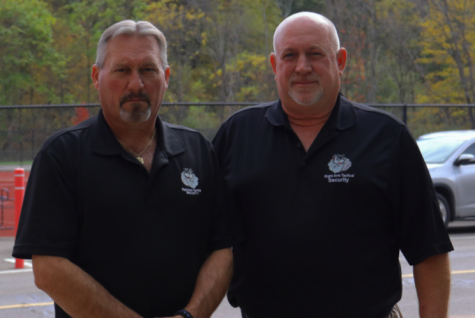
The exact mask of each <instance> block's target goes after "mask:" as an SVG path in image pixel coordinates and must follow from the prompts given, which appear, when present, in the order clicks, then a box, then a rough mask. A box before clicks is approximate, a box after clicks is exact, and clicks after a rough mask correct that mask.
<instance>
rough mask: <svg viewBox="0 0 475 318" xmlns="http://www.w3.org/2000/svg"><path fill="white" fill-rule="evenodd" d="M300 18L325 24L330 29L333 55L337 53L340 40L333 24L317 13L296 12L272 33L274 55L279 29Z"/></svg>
mask: <svg viewBox="0 0 475 318" xmlns="http://www.w3.org/2000/svg"><path fill="white" fill-rule="evenodd" d="M301 17H307V18H310V19H312V20H314V21H315V22H318V23H322V24H326V25H327V26H328V27H329V28H330V29H331V37H332V42H333V46H334V50H335V53H336V52H338V50H339V49H340V38H339V37H338V32H337V31H336V27H335V25H334V24H333V22H331V21H330V20H329V19H328V18H327V17H325V16H323V15H321V14H319V13H315V12H306V11H304V12H298V13H295V14H292V15H291V16H289V17H287V18H286V19H285V20H284V21H282V22H281V23H280V24H279V25H278V26H277V28H276V29H275V32H274V42H273V44H274V53H276V52H275V39H276V35H277V34H278V33H280V31H281V29H282V28H283V27H284V26H285V25H286V24H287V23H288V22H290V21H292V20H295V19H298V18H301Z"/></svg>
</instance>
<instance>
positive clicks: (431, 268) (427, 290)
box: [414, 254, 450, 318]
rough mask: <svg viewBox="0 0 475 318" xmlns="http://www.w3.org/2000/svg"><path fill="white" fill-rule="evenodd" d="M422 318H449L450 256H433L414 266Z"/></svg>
mask: <svg viewBox="0 0 475 318" xmlns="http://www.w3.org/2000/svg"><path fill="white" fill-rule="evenodd" d="M414 281H415V283H416V289H417V297H418V298H419V315H420V317H421V318H429V317H430V318H447V313H448V308H449V296H450V262H449V256H448V254H440V255H435V256H431V257H429V258H427V259H425V260H424V261H423V262H421V263H419V264H417V265H415V266H414Z"/></svg>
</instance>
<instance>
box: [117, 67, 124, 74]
mask: <svg viewBox="0 0 475 318" xmlns="http://www.w3.org/2000/svg"><path fill="white" fill-rule="evenodd" d="M115 71H116V72H119V73H123V72H125V68H118V69H116V70H115Z"/></svg>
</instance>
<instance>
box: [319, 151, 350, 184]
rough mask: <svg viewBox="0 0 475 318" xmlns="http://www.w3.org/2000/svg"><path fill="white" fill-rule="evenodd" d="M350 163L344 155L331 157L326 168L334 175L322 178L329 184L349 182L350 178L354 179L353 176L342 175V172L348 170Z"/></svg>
mask: <svg viewBox="0 0 475 318" xmlns="http://www.w3.org/2000/svg"><path fill="white" fill-rule="evenodd" d="M350 167H351V161H350V159H348V158H346V157H345V155H338V154H336V155H333V157H332V159H331V160H330V162H329V163H328V168H329V169H330V171H331V172H333V173H334V174H326V175H325V176H324V177H325V179H328V182H329V183H332V182H345V183H348V182H350V178H354V177H355V175H354V174H343V173H340V172H342V171H346V170H348V169H350Z"/></svg>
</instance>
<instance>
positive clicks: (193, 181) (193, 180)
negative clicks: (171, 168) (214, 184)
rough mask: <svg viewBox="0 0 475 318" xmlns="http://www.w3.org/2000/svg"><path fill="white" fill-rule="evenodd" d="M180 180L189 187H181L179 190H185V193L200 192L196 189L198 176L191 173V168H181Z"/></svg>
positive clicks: (194, 193) (195, 193) (193, 193)
mask: <svg viewBox="0 0 475 318" xmlns="http://www.w3.org/2000/svg"><path fill="white" fill-rule="evenodd" d="M181 181H182V182H183V184H184V185H186V186H187V187H190V188H191V189H188V188H181V190H182V191H183V192H186V194H191V195H197V194H199V193H200V192H201V190H200V189H196V187H197V186H198V177H197V176H196V175H195V174H194V173H193V170H191V168H184V169H183V172H182V173H181Z"/></svg>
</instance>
